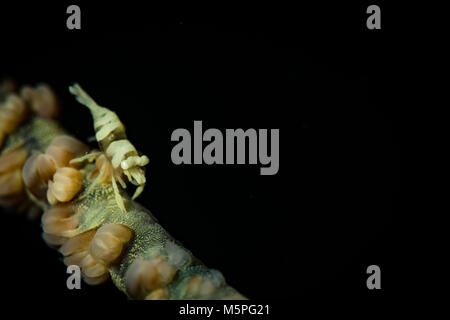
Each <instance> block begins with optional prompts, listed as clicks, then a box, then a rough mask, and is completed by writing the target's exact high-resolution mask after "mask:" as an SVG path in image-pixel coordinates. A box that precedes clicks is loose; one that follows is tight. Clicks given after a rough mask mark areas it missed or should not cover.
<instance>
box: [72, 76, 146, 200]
mask: <svg viewBox="0 0 450 320" xmlns="http://www.w3.org/2000/svg"><path fill="white" fill-rule="evenodd" d="M69 91H70V92H71V93H72V94H73V95H75V97H76V99H77V101H78V102H79V103H81V104H83V105H85V106H86V107H88V108H89V110H90V111H91V114H92V118H93V120H94V130H95V138H96V140H97V142H98V143H99V145H100V148H101V150H102V151H103V152H104V153H105V154H106V156H107V158H108V160H109V161H110V163H111V165H112V167H113V169H114V170H113V171H114V173H112V174H111V175H112V177H111V178H112V179H111V180H112V183H113V187H114V191H115V193H116V199H118V197H120V195H117V193H118V189H117V185H116V183H115V178H114V176H115V175H118V176H119V182H121V185H122V187H126V185H125V184H124V183H122V181H121V179H120V175H121V173H123V174H125V176H126V177H127V179H128V181H129V182H130V183H132V184H133V185H135V186H137V188H136V191H135V192H134V195H133V197H132V199H133V200H134V199H135V198H137V197H138V196H139V195H140V194H141V193H142V191H143V190H144V186H145V182H146V179H145V172H144V170H143V167H144V166H145V165H147V164H148V162H149V159H148V157H147V156H145V155H139V153H138V152H137V150H136V148H135V147H134V146H133V144H132V143H131V142H130V141H129V140H128V139H127V136H126V133H125V126H124V125H123V123H122V122H121V121H120V119H119V117H118V116H117V114H116V113H115V112H113V111H111V110H109V109H108V108H105V107H101V106H99V105H98V104H97V103H96V102H95V101H94V100H93V99H92V98H91V97H90V96H89V95H88V94H87V93H86V92H85V91H84V90H83V89H82V88H81V87H80V86H79V85H78V84H74V85H73V86H71V87H69ZM120 198H121V197H120ZM118 202H122V204H120V203H118V204H119V207H121V208H124V206H123V201H122V199H121V200H119V201H118Z"/></svg>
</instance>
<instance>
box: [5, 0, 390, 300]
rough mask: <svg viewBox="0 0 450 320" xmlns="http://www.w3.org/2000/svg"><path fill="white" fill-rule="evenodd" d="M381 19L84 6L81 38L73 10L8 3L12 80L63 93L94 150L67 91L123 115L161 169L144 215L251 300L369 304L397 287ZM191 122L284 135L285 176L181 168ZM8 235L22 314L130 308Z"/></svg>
mask: <svg viewBox="0 0 450 320" xmlns="http://www.w3.org/2000/svg"><path fill="white" fill-rule="evenodd" d="M78 3H80V2H78ZM368 4H371V3H360V4H353V5H348V4H347V5H342V4H333V5H330V4H326V3H320V4H317V5H314V6H313V5H305V4H303V5H301V6H298V7H296V8H288V7H286V8H276V9H275V8H272V7H266V8H260V7H254V8H252V9H250V10H249V9H248V8H245V10H244V9H243V8H241V7H235V8H224V7H219V8H217V7H216V8H211V7H198V8H197V7H195V8H194V7H190V8H183V9H176V10H175V9H173V8H170V9H167V8H159V7H156V6H147V7H143V6H142V5H137V4H133V3H122V4H120V5H119V4H117V5H114V4H104V5H101V6H100V5H99V6H93V5H92V4H88V3H86V2H85V1H83V2H81V4H80V6H81V12H82V17H81V20H82V30H80V31H77V30H72V31H69V30H67V29H66V27H65V24H66V17H67V14H66V13H65V8H66V7H67V5H68V3H60V4H53V5H44V4H42V3H40V4H35V5H25V4H23V5H20V6H4V5H2V7H1V9H0V10H1V13H2V17H5V19H2V21H1V22H0V27H1V29H0V35H1V42H2V46H1V48H2V49H1V54H2V55H3V57H2V60H1V69H0V72H1V73H2V75H3V76H6V75H7V76H11V77H13V78H14V79H16V80H17V82H18V83H19V84H25V83H27V84H35V83H37V82H47V83H49V84H50V85H51V86H52V87H53V88H54V89H55V91H56V93H57V94H58V95H59V97H60V98H61V102H62V106H63V114H62V118H61V120H62V123H63V124H64V126H65V127H66V128H67V129H68V130H69V131H70V132H72V133H73V134H74V135H75V136H77V137H79V138H82V139H87V138H88V137H89V136H91V135H93V128H92V121H91V117H90V114H89V112H88V110H87V109H86V108H84V107H83V106H81V105H79V104H78V103H77V102H76V101H75V100H74V99H73V97H72V96H71V95H70V94H69V93H68V90H67V87H68V85H70V84H71V83H73V82H75V81H76V82H79V83H80V84H81V85H82V87H83V88H85V89H86V91H87V92H88V93H90V94H91V95H92V96H93V97H94V99H96V100H97V102H98V103H99V104H101V105H103V106H106V107H109V108H111V109H113V110H114V111H116V112H117V113H118V115H119V116H120V118H121V119H122V122H123V123H124V124H125V125H126V126H127V133H128V136H129V139H130V141H132V142H133V143H134V145H135V146H136V147H137V148H138V149H139V150H140V151H142V152H143V153H144V154H146V155H148V156H149V158H150V164H149V165H148V170H147V181H148V183H147V186H146V188H145V191H144V193H143V194H142V195H141V197H140V198H139V202H141V203H142V204H144V205H145V206H146V207H148V208H149V209H150V210H151V211H152V212H153V214H154V215H155V216H156V217H157V218H158V219H159V221H160V223H161V224H162V226H163V227H165V228H166V229H167V230H168V231H169V232H170V233H171V234H172V235H173V236H174V237H175V238H177V239H178V240H180V241H181V242H182V243H183V244H185V246H186V247H188V248H189V249H190V250H191V251H192V252H193V253H194V254H195V255H196V256H197V257H198V258H200V259H201V260H202V261H203V262H204V263H205V264H206V265H207V266H209V267H211V268H216V269H219V270H221V271H222V273H223V274H224V276H225V278H226V279H227V282H228V283H229V284H230V285H232V286H234V287H236V288H237V289H238V290H239V291H240V292H242V293H243V294H244V295H246V296H248V297H249V298H251V299H268V300H271V299H300V300H301V301H304V300H306V299H308V300H313V301H347V302H348V301H352V302H355V303H358V302H363V301H364V302H368V303H371V302H372V301H380V299H384V298H387V297H392V296H393V295H394V292H395V290H396V285H395V274H396V270H397V269H398V264H397V263H396V262H397V261H396V259H397V252H398V251H397V250H398V247H397V245H396V235H397V234H398V231H399V230H398V228H397V227H395V224H394V222H393V209H392V208H393V203H394V202H395V201H396V197H395V195H396V185H395V183H394V181H393V179H392V169H391V163H392V160H393V159H392V157H393V145H392V141H391V130H392V129H391V128H392V118H393V114H394V108H395V106H394V103H393V101H392V100H390V98H389V94H390V92H391V91H392V90H393V88H394V86H395V81H396V79H397V74H398V72H399V71H398V70H397V64H396V61H397V60H396V59H397V58H398V57H397V54H398V53H397V51H396V49H395V45H396V44H397V43H396V41H397V39H398V38H397V32H398V31H399V30H398V28H397V26H396V25H395V23H394V21H395V15H396V11H395V8H393V7H391V6H387V5H386V4H384V3H383V4H380V6H381V7H382V30H367V28H366V18H367V14H366V12H365V10H366V8H367V5H368ZM194 120H202V121H203V127H204V129H205V130H206V129H207V128H219V129H222V130H224V129H225V128H243V129H247V128H268V129H270V128H279V129H280V170H279V172H278V174H277V175H275V176H260V175H259V166H257V165H252V166H250V165H235V166H230V165H213V166H207V165H181V166H176V165H174V164H172V162H171V159H170V152H171V149H172V147H173V145H174V143H173V142H171V141H170V136H171V133H172V131H173V130H175V129H177V128H187V129H188V130H190V131H191V132H192V130H193V121H194ZM2 226H3V232H2V233H1V241H2V244H3V248H4V253H3V258H2V263H1V268H2V271H1V274H2V275H3V280H2V289H3V290H5V291H7V292H8V294H9V296H10V297H11V299H22V298H24V297H26V298H29V297H30V296H31V295H32V299H33V300H35V301H40V302H44V301H59V302H61V303H65V302H67V301H92V300H96V301H97V300H107V301H118V302H119V301H124V300H125V299H126V298H125V296H124V295H123V294H122V293H120V292H119V291H118V290H116V289H115V288H114V286H113V285H112V284H111V283H108V284H106V285H102V286H99V287H89V286H88V285H85V284H84V285H83V286H82V290H78V291H76V290H73V291H70V290H68V289H67V288H66V284H65V281H66V277H67V275H66V273H65V266H64V265H63V263H62V262H61V261H60V256H59V254H58V253H57V252H56V251H54V250H52V249H50V248H48V247H47V246H46V245H45V243H44V242H43V240H42V239H41V238H40V232H41V231H40V229H39V222H38V221H37V222H29V221H26V219H25V218H24V217H21V216H17V215H12V214H6V213H2ZM371 264H376V265H379V266H380V267H381V270H382V290H380V291H369V290H368V289H367V287H366V279H367V276H368V275H367V274H366V268H367V266H369V265H371ZM5 275H6V276H5ZM376 303H377V302H376ZM376 303H375V304H376Z"/></svg>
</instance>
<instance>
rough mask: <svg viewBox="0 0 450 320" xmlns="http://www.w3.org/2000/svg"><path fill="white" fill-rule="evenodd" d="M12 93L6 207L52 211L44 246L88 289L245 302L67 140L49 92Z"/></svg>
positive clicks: (3, 178)
mask: <svg viewBox="0 0 450 320" xmlns="http://www.w3.org/2000/svg"><path fill="white" fill-rule="evenodd" d="M11 90H13V89H7V88H6V89H5V88H3V89H2V90H0V95H3V97H0V104H1V105H0V134H1V137H2V140H1V141H0V142H1V143H2V144H3V145H2V149H1V155H0V184H1V185H0V201H1V202H0V205H2V206H4V207H8V208H10V209H11V210H16V211H19V210H20V211H25V210H28V211H29V212H33V214H35V212H36V211H37V208H41V209H42V210H43V211H45V213H44V215H43V216H42V226H43V230H44V232H43V238H44V240H45V241H46V242H47V243H48V244H49V245H51V246H53V247H57V248H59V251H60V252H61V253H62V254H63V255H64V257H65V258H64V262H65V263H66V264H67V265H71V264H76V265H79V266H80V267H81V271H82V275H83V278H84V280H85V281H86V282H87V283H89V284H98V283H102V282H104V281H106V280H107V279H108V278H111V279H112V281H113V282H114V284H115V285H116V286H117V287H118V288H119V289H120V290H121V291H123V292H124V293H125V294H126V295H127V296H128V297H130V298H132V299H245V297H244V296H242V295H241V294H240V293H238V292H237V291H236V290H235V289H233V288H232V287H230V286H228V285H227V284H226V282H225V280H224V277H223V276H222V274H221V273H220V272H219V271H217V270H213V269H209V268H207V267H206V266H205V265H204V264H203V263H202V262H200V261H199V260H198V259H197V258H195V257H194V256H193V255H192V253H191V252H190V251H189V250H188V249H186V248H184V247H183V246H182V245H181V243H179V242H178V241H177V240H175V239H174V238H173V237H172V236H171V235H170V234H169V233H168V232H167V231H166V230H165V229H164V228H163V227H162V226H161V225H160V224H158V222H157V220H156V219H155V217H154V216H153V215H152V214H151V213H150V211H149V210H147V209H146V208H144V207H143V206H141V205H140V204H138V203H137V202H135V201H133V200H131V199H130V197H129V195H128V194H127V193H126V192H125V191H124V190H123V189H122V188H118V187H117V186H116V187H114V184H115V180H116V179H117V181H118V182H120V185H121V186H122V187H123V186H124V184H125V182H124V181H123V180H122V178H121V174H122V173H123V171H122V172H119V173H118V172H116V171H115V170H116V169H117V166H111V163H110V161H109V160H110V159H109V158H108V157H107V153H105V152H103V151H101V152H95V151H92V150H88V149H87V148H86V146H85V145H84V144H83V143H81V142H80V141H77V140H76V139H74V138H72V137H69V136H67V135H66V132H65V131H64V129H63V128H61V127H60V126H59V124H58V123H57V121H55V120H53V119H52V117H54V116H55V115H57V114H58V109H57V107H58V105H57V100H56V99H55V96H54V94H53V92H52V91H51V89H50V88H49V87H48V86H44V85H40V86H38V87H37V88H36V89H33V88H31V87H25V88H23V90H21V94H20V95H18V94H15V93H13V92H11ZM24 106H25V107H24ZM133 156H134V157H137V154H134V150H133ZM25 159H26V160H25ZM94 160H95V163H94ZM146 162H148V161H146ZM108 164H109V166H108ZM119 169H120V168H119ZM122 170H128V167H126V166H125V165H123V168H122ZM143 181H144V182H145V180H143ZM140 184H141V185H142V182H140ZM138 185H139V184H138ZM117 193H118V194H119V196H120V198H121V199H122V201H123V205H124V207H125V209H126V210H125V211H124V210H122V209H121V208H120V205H121V204H120V203H118V201H117V197H118V194H117Z"/></svg>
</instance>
